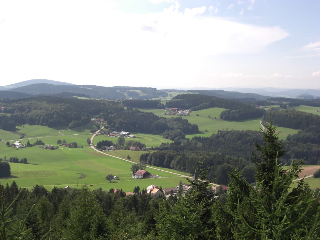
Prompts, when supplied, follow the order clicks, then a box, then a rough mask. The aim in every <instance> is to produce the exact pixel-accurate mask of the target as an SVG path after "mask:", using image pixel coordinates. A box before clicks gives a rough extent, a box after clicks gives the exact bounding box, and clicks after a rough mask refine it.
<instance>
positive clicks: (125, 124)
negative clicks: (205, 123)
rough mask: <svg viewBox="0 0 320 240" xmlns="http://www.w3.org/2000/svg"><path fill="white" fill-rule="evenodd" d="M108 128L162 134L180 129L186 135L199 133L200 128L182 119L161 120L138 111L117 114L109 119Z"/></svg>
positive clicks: (151, 114) (150, 114)
mask: <svg viewBox="0 0 320 240" xmlns="http://www.w3.org/2000/svg"><path fill="white" fill-rule="evenodd" d="M107 122H108V126H109V127H110V128H111V129H114V130H116V131H122V130H124V129H125V130H126V131H129V132H140V133H151V134H162V133H164V132H165V131H166V130H173V129H180V130H181V131H183V133H184V134H194V133H199V129H198V126H197V125H195V124H190V123H189V122H188V120H186V119H182V118H160V117H158V116H156V115H155V114H153V113H148V112H141V111H139V110H137V109H135V110H127V111H122V112H116V113H114V114H111V115H110V116H109V117H108V120H107Z"/></svg>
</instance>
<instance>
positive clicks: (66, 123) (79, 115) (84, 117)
mask: <svg viewBox="0 0 320 240" xmlns="http://www.w3.org/2000/svg"><path fill="white" fill-rule="evenodd" d="M0 105H1V106H2V107H3V110H2V111H3V113H5V114H2V115H0V128H2V129H4V130H7V131H15V129H16V126H17V125H21V124H30V125H43V126H48V127H61V126H63V127H69V128H75V127H79V126H82V125H85V124H87V123H89V122H90V121H91V117H93V116H96V115H99V114H100V113H107V112H108V111H109V112H112V113H114V112H116V111H124V108H123V106H122V105H121V103H119V102H114V101H98V100H81V99H76V98H58V97H49V96H47V97H44V96H40V97H32V98H27V99H18V100H10V101H0Z"/></svg>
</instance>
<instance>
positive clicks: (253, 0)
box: [248, 0, 255, 11]
mask: <svg viewBox="0 0 320 240" xmlns="http://www.w3.org/2000/svg"><path fill="white" fill-rule="evenodd" d="M248 1H249V2H250V4H251V5H250V6H249V7H248V10H251V11H252V10H253V4H254V3H255V0H248Z"/></svg>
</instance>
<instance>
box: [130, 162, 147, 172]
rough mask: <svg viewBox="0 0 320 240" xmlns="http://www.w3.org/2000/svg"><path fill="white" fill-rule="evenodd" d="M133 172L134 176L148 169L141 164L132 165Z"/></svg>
mask: <svg viewBox="0 0 320 240" xmlns="http://www.w3.org/2000/svg"><path fill="white" fill-rule="evenodd" d="M130 169H131V172H132V174H134V173H136V172H137V171H138V170H145V169H146V166H145V165H143V164H142V163H140V164H132V166H131V168H130Z"/></svg>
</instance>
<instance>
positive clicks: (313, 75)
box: [312, 71, 320, 77]
mask: <svg viewBox="0 0 320 240" xmlns="http://www.w3.org/2000/svg"><path fill="white" fill-rule="evenodd" d="M312 77H320V71H318V72H313V73H312Z"/></svg>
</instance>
